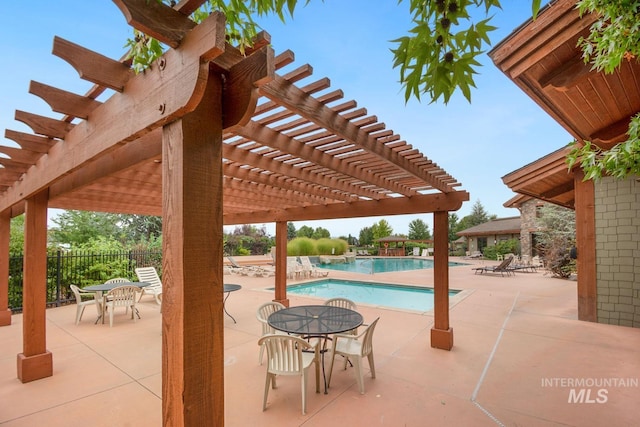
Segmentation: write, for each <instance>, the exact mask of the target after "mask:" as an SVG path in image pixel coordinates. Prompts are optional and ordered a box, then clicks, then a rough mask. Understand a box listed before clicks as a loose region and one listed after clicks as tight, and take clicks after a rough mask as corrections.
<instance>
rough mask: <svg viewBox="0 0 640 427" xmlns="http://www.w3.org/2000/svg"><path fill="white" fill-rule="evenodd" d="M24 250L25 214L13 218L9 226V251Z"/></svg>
mask: <svg viewBox="0 0 640 427" xmlns="http://www.w3.org/2000/svg"><path fill="white" fill-rule="evenodd" d="M23 252H24V214H22V215H18V216H17V217H15V218H12V219H11V225H10V227H9V253H11V254H21V253H23Z"/></svg>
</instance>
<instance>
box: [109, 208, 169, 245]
mask: <svg viewBox="0 0 640 427" xmlns="http://www.w3.org/2000/svg"><path fill="white" fill-rule="evenodd" d="M117 217H118V223H119V225H120V227H121V228H122V231H123V233H124V235H125V236H126V238H127V240H128V241H129V242H139V241H149V240H151V239H153V238H154V237H155V238H157V237H159V236H161V235H162V217H161V216H147V215H129V214H120V215H118V216H117Z"/></svg>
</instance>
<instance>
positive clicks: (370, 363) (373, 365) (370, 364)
mask: <svg viewBox="0 0 640 427" xmlns="http://www.w3.org/2000/svg"><path fill="white" fill-rule="evenodd" d="M367 359H369V369H371V378H375V377H376V364H375V363H374V362H373V352H371V353H369V355H368V356H367Z"/></svg>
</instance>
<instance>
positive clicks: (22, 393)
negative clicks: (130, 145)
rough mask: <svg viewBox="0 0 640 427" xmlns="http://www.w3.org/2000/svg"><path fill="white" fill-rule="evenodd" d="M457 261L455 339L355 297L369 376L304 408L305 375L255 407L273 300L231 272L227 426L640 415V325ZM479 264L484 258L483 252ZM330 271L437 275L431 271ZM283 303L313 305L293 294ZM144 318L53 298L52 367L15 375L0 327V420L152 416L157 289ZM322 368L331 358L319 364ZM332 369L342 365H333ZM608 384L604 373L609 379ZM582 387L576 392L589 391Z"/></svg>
mask: <svg viewBox="0 0 640 427" xmlns="http://www.w3.org/2000/svg"><path fill="white" fill-rule="evenodd" d="M461 261H464V262H469V263H470V265H468V266H460V267H452V268H451V269H450V282H451V288H452V289H460V290H463V291H464V292H461V293H460V294H458V295H457V296H456V297H454V298H452V300H451V315H450V316H451V320H450V323H451V326H452V327H453V330H454V347H453V349H452V351H444V350H436V349H432V348H431V347H430V344H429V334H430V329H431V326H432V321H433V318H432V317H433V316H432V313H430V312H425V313H419V312H410V311H403V310H391V309H385V308H380V307H373V306H366V305H363V304H360V305H359V311H360V312H361V313H362V314H363V316H364V318H365V321H370V320H373V319H375V318H376V317H378V316H379V317H380V321H379V322H378V327H377V329H376V332H375V336H374V353H375V360H376V373H377V378H376V379H372V378H371V377H370V375H369V374H368V365H366V363H365V365H366V366H367V374H366V376H365V388H366V392H365V394H364V395H361V394H360V393H359V392H358V390H357V385H356V381H355V377H354V372H353V368H349V369H347V371H342V370H340V369H339V370H337V371H335V372H334V374H333V378H332V383H331V388H330V389H329V393H328V394H326V395H325V394H322V393H320V394H316V393H314V384H313V378H312V379H311V380H310V381H309V384H308V401H307V414H306V415H302V414H301V410H300V398H301V397H300V388H299V379H297V378H281V379H279V382H278V388H277V389H275V390H272V391H271V392H270V393H269V401H268V407H267V410H266V411H264V412H263V411H262V396H263V390H264V380H265V369H266V367H265V365H262V366H261V365H259V364H258V346H257V344H256V343H257V340H258V338H259V336H260V330H261V329H260V325H259V324H258V321H257V320H256V318H255V310H256V308H257V307H258V306H259V305H260V304H261V303H263V302H266V301H269V300H271V299H272V298H273V293H272V291H268V290H267V288H268V287H271V286H273V278H253V277H246V276H236V275H232V276H225V281H229V282H233V283H239V284H241V285H242V289H241V290H240V291H238V292H234V293H232V294H231V296H230V297H229V299H228V301H227V310H228V311H229V312H230V313H231V314H232V315H233V316H234V317H235V318H236V320H237V322H238V323H237V324H234V323H233V321H232V320H231V319H230V318H229V317H227V316H226V315H225V317H224V321H225V337H224V342H225V366H226V368H225V424H226V425H227V426H247V425H254V426H278V427H282V426H328V425H336V426H342V425H344V426H360V425H362V426H374V425H386V426H425V425H455V426H483V425H486V426H492V425H505V426H516V425H518V426H556V425H558V426H602V425H608V426H632V425H638V423H639V422H640V421H639V420H640V406H639V405H638V401H639V398H640V385H639V384H638V382H639V381H640V357H639V353H638V350H639V349H640V330H639V329H633V328H627V327H620V326H610V325H603V324H595V323H588V322H581V321H578V320H576V318H577V314H576V311H577V309H576V307H577V302H576V282H574V281H567V280H560V279H555V278H552V277H551V276H549V275H545V274H544V273H543V272H538V273H517V274H516V275H515V276H510V277H501V276H500V275H474V274H473V271H472V270H471V267H472V265H471V263H474V264H479V263H482V262H483V261H470V260H461ZM485 263H491V262H490V261H485ZM329 277H334V278H345V279H361V280H362V279H364V280H371V281H378V282H385V283H404V284H421V285H426V286H431V285H432V284H433V277H432V273H431V271H430V270H421V271H411V272H403V273H397V272H395V273H379V274H375V275H361V274H355V273H342V272H337V271H332V272H331V273H330V275H329ZM289 298H290V301H291V305H300V304H309V303H319V302H321V301H320V300H318V299H315V298H311V297H305V298H302V297H298V296H295V295H293V294H289ZM140 312H141V316H142V318H141V319H140V320H138V321H137V322H135V323H134V322H132V321H131V320H130V319H129V318H128V317H126V316H125V315H124V314H121V315H120V316H116V318H115V319H114V326H113V328H109V326H108V324H105V325H102V324H98V325H94V323H93V321H94V320H95V311H93V310H90V309H87V310H85V314H84V317H83V320H82V322H81V323H80V325H78V326H76V325H75V324H74V319H75V305H70V306H66V307H61V308H55V309H49V310H47V348H48V349H49V350H50V351H51V352H52V353H53V360H54V365H53V366H54V375H53V376H52V377H50V378H46V379H42V380H39V381H34V382H31V383H27V384H22V383H21V382H20V381H19V380H18V379H17V377H16V355H17V354H18V353H20V352H22V316H21V315H14V316H13V319H12V325H10V326H7V327H2V328H0V343H2V345H1V346H0V424H2V425H6V426H11V427H17V426H42V425H46V426H48V427H55V426H87V425H90V426H147V425H148V426H159V425H161V424H162V413H161V412H162V405H161V394H162V386H161V322H160V313H159V309H158V306H157V305H155V303H154V302H153V299H152V298H151V297H145V298H144V299H143V302H142V303H141V304H140ZM326 366H327V368H328V366H329V363H328V360H327V362H326ZM337 366H338V367H339V365H337ZM605 382H606V383H605ZM583 390H584V391H583Z"/></svg>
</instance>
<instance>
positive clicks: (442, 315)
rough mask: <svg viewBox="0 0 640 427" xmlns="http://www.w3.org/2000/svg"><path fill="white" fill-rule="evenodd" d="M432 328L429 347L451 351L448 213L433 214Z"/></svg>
mask: <svg viewBox="0 0 640 427" xmlns="http://www.w3.org/2000/svg"><path fill="white" fill-rule="evenodd" d="M433 288H434V297H433V298H434V305H433V314H434V321H433V328H431V347H434V348H440V349H443V350H451V348H452V347H453V328H451V327H450V326H449V212H447V211H437V212H434V213H433Z"/></svg>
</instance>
